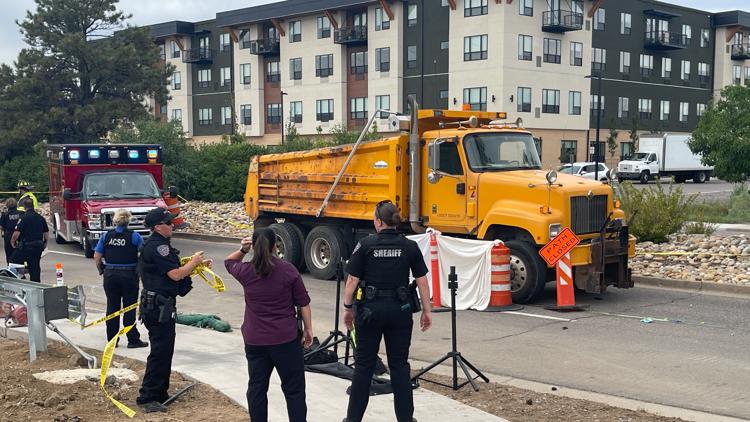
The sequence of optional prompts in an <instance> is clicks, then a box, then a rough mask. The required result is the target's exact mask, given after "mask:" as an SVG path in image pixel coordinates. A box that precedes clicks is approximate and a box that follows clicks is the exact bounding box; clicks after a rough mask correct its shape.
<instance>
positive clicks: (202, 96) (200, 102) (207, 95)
mask: <svg viewBox="0 0 750 422" xmlns="http://www.w3.org/2000/svg"><path fill="white" fill-rule="evenodd" d="M224 32H225V29H224V28H219V27H217V26H216V21H215V20H211V21H206V22H200V23H196V24H195V34H194V35H193V36H192V39H191V48H197V47H198V40H199V39H200V38H202V37H206V36H208V37H209V44H210V45H209V48H210V49H211V56H212V60H211V62H210V63H194V64H191V65H190V68H191V69H190V71H191V73H192V76H193V96H192V99H193V122H194V124H193V135H195V136H210V135H222V134H231V133H232V125H225V124H224V122H223V121H222V116H221V107H222V106H229V107H231V106H232V100H231V98H232V97H231V89H232V86H233V85H232V84H230V85H229V86H222V83H221V82H222V81H221V68H222V67H228V68H229V69H230V74H232V77H234V75H233V71H232V67H233V66H232V48H230V49H229V50H228V51H219V35H220V34H222V33H224ZM230 42H231V38H230ZM203 69H209V70H210V71H211V83H210V84H209V86H208V87H200V86H199V85H198V72H199V71H200V70H203ZM201 108H211V109H212V118H213V122H212V123H211V124H210V125H208V126H202V125H200V124H199V119H198V116H199V115H198V113H199V109H201Z"/></svg>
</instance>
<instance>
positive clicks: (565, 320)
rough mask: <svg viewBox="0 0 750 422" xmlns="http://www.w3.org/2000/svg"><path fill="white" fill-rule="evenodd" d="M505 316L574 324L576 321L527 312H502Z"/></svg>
mask: <svg viewBox="0 0 750 422" xmlns="http://www.w3.org/2000/svg"><path fill="white" fill-rule="evenodd" d="M501 313H503V314H513V315H520V316H527V317H533V318H542V319H551V320H553V321H564V322H573V321H575V320H574V319H568V318H558V317H554V316H548V315H538V314H529V313H526V312H518V311H505V312H501Z"/></svg>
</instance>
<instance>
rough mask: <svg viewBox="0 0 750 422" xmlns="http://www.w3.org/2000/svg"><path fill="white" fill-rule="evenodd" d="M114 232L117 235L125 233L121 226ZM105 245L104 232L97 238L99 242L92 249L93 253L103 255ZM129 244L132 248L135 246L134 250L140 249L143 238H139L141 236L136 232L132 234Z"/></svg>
mask: <svg viewBox="0 0 750 422" xmlns="http://www.w3.org/2000/svg"><path fill="white" fill-rule="evenodd" d="M115 231H116V232H117V233H122V232H124V231H125V228H124V227H122V226H117V227H116V228H115ZM106 243H107V232H104V234H102V237H100V238H99V242H97V244H96V247H95V248H94V252H98V253H101V254H103V253H104V245H105V244H106ZM130 243H132V244H133V246H135V247H136V248H139V249H140V247H141V246H142V245H143V237H141V235H140V234H138V232H133V236H132V238H131V241H130Z"/></svg>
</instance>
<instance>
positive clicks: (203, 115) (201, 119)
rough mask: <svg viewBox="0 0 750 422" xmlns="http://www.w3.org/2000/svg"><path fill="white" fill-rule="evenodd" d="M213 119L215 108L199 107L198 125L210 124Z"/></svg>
mask: <svg viewBox="0 0 750 422" xmlns="http://www.w3.org/2000/svg"><path fill="white" fill-rule="evenodd" d="M212 120H213V110H211V109H210V108H199V109H198V125H199V126H208V125H210V124H211V121H212Z"/></svg>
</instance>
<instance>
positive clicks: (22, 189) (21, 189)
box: [16, 180, 39, 212]
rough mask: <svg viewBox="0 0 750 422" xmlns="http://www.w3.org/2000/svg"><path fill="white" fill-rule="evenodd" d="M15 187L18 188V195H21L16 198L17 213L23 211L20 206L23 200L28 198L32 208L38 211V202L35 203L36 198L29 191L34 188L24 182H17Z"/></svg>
mask: <svg viewBox="0 0 750 422" xmlns="http://www.w3.org/2000/svg"><path fill="white" fill-rule="evenodd" d="M16 187H17V188H18V194H19V195H21V196H20V197H19V198H18V210H19V211H21V212H23V211H25V210H24V207H23V205H21V204H22V203H23V200H24V199H25V198H30V199H31V201H32V203H33V208H34V209H39V202H37V200H36V196H35V195H34V193H33V192H31V189H34V186H31V183H29V182H27V181H25V180H19V181H18V185H16Z"/></svg>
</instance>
